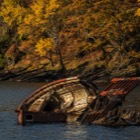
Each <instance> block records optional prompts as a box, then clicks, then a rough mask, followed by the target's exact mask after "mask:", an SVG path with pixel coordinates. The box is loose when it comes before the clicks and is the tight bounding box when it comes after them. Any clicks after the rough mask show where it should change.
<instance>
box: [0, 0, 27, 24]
mask: <svg viewBox="0 0 140 140" xmlns="http://www.w3.org/2000/svg"><path fill="white" fill-rule="evenodd" d="M18 2H19V1H18V0H14V1H13V0H4V2H3V3H2V6H1V9H0V16H2V17H3V18H4V21H5V22H6V23H7V24H8V25H9V26H12V25H13V24H16V23H17V24H20V23H21V22H22V19H23V16H24V15H25V12H26V9H25V8H24V7H21V6H20V5H19V4H18Z"/></svg>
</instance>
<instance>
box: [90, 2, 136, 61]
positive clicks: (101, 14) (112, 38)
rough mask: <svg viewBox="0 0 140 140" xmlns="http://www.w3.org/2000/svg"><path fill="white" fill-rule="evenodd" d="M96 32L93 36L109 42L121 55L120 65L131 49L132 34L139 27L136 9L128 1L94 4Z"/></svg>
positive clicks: (109, 45)
mask: <svg viewBox="0 0 140 140" xmlns="http://www.w3.org/2000/svg"><path fill="white" fill-rule="evenodd" d="M93 9H94V24H93V28H94V31H93V32H92V35H93V36H94V37H96V38H97V39H100V41H107V44H108V47H112V48H113V50H114V51H115V52H118V53H119V57H118V58H117V59H118V60H120V63H121V62H122V61H123V58H124V55H125V54H126V51H127V50H128V49H129V47H130V46H129V45H130V42H131V38H132V36H131V34H132V33H133V32H135V29H136V28H137V26H138V20H137V18H135V11H136V7H135V6H134V4H133V3H131V2H130V1H128V0H123V1H120V0H116V1H114V0H99V1H97V2H95V3H94V8H93Z"/></svg>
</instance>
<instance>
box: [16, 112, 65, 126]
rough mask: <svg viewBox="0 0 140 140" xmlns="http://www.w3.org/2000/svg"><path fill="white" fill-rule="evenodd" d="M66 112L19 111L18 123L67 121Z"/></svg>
mask: <svg viewBox="0 0 140 140" xmlns="http://www.w3.org/2000/svg"><path fill="white" fill-rule="evenodd" d="M66 118H67V117H66V114H64V113H55V112H51V113H49V112H31V111H22V110H20V111H19V112H18V123H19V124H20V125H25V124H27V123H52V122H57V123H59V122H61V123H62V122H66Z"/></svg>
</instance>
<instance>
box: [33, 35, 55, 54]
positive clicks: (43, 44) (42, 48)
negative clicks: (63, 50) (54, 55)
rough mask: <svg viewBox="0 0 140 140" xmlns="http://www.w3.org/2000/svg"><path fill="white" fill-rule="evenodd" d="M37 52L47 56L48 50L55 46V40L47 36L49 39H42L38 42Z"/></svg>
mask: <svg viewBox="0 0 140 140" xmlns="http://www.w3.org/2000/svg"><path fill="white" fill-rule="evenodd" d="M35 48H36V50H35V51H36V52H37V53H38V54H39V55H40V56H45V55H46V54H47V52H49V51H50V50H52V49H53V48H54V40H53V39H52V38H47V39H42V38H41V39H40V40H39V41H38V43H37V44H36V46H35Z"/></svg>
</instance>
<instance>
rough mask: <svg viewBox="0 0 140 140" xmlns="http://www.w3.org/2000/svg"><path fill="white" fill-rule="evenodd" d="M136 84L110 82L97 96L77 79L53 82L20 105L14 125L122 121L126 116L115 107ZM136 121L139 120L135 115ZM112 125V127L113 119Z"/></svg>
mask: <svg viewBox="0 0 140 140" xmlns="http://www.w3.org/2000/svg"><path fill="white" fill-rule="evenodd" d="M139 84H140V78H139V77H138V78H137V77H132V78H114V79H113V80H112V81H111V82H110V84H109V85H108V86H107V87H106V88H105V89H104V90H103V91H102V92H101V93H100V94H95V93H94V90H93V89H92V84H91V83H90V82H89V83H86V84H85V83H84V82H83V81H80V79H78V78H77V77H73V78H68V79H61V80H57V81H55V82H52V83H50V84H47V85H45V86H44V87H42V88H40V89H38V90H37V91H35V92H34V93H33V94H31V95H30V96H29V97H28V98H27V99H25V100H24V101H23V102H22V104H21V105H20V106H19V108H18V110H17V114H18V122H19V124H20V125H25V124H26V123H52V122H75V121H79V122H80V123H91V124H97V123H102V122H100V120H102V119H106V122H108V120H110V118H111V116H113V117H112V118H117V120H120V119H121V120H124V119H125V118H126V117H124V116H126V115H128V114H127V113H122V114H120V113H119V112H118V107H119V106H121V105H122V102H123V101H124V98H125V96H126V95H127V94H128V93H130V92H131V91H132V90H133V89H134V88H135V87H136V86H138V85H139ZM131 114H132V113H131ZM129 116H130V115H129ZM137 117H139V120H140V115H139V113H137ZM112 120H113V119H112ZM113 121H114V122H113V123H116V120H115V119H114V120H113ZM104 122H105V121H104ZM119 123H120V122H119ZM119 123H118V124H119ZM121 124H125V122H121ZM126 124H127V123H126Z"/></svg>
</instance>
